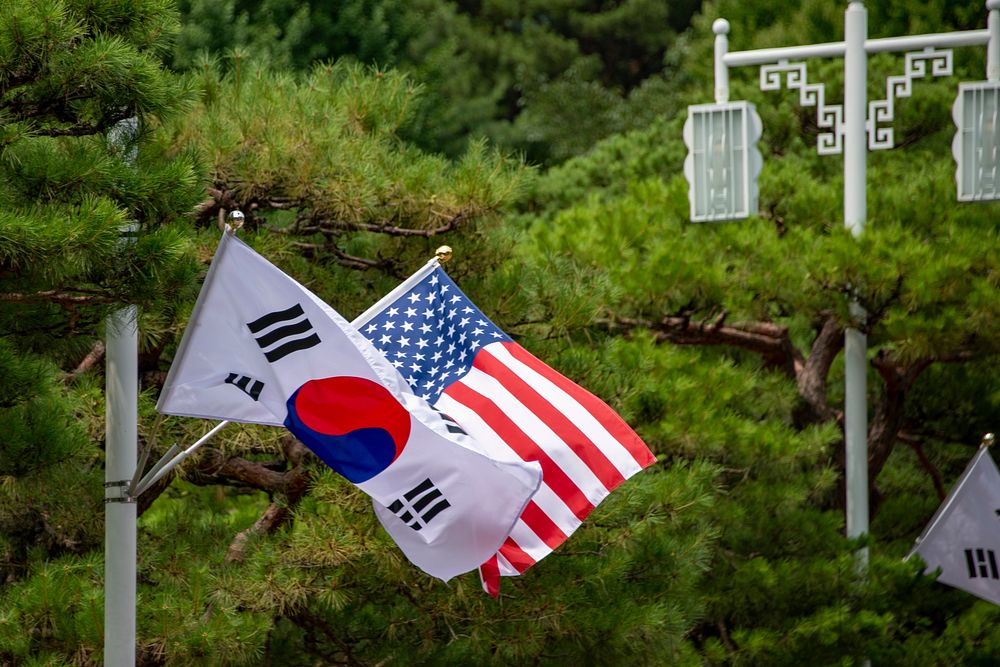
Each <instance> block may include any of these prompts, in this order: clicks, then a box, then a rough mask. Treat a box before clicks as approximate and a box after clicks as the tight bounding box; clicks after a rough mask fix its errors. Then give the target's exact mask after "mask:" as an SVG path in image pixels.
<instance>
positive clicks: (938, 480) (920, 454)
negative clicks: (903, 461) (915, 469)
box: [896, 431, 947, 502]
mask: <svg viewBox="0 0 1000 667" xmlns="http://www.w3.org/2000/svg"><path fill="white" fill-rule="evenodd" d="M896 437H898V438H899V439H900V440H901V441H902V442H903V443H905V444H906V445H907V446H909V448H910V449H912V450H913V453H914V454H916V455H917V460H918V461H920V466H921V467H922V468H923V469H924V470H926V471H927V474H928V475H930V477H931V481H932V482H933V483H934V491H935V493H937V496H938V500H940V501H942V502H943V501H944V499H945V496H946V495H947V493H946V492H945V488H944V479H943V478H942V477H941V473H940V472H939V471H938V469H937V468H936V467H935V466H934V463H932V462H931V460H930V459H929V458H927V453H926V452H925V451H924V447H923V444H922V443H921V441H920V440H919V439H918V438H916V437H915V436H912V435H909V434H908V433H905V432H904V431H900V432H899V433H898V434H897V435H896Z"/></svg>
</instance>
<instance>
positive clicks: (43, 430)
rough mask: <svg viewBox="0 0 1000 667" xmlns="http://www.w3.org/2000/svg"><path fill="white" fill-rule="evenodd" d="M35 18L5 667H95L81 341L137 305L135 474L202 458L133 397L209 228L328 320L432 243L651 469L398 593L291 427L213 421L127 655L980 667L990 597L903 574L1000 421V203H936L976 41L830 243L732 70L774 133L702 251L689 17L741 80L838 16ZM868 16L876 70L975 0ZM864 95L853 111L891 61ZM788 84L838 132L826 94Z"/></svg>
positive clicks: (904, 116) (5, 230) (21, 169)
mask: <svg viewBox="0 0 1000 667" xmlns="http://www.w3.org/2000/svg"><path fill="white" fill-rule="evenodd" d="M36 4H37V3H32V2H13V3H9V6H7V7H5V8H3V9H2V10H0V127H2V137H3V139H2V141H3V143H2V149H0V197H2V201H3V206H2V207H0V424H2V425H3V426H4V427H5V428H4V434H5V436H6V437H5V438H4V440H3V441H2V443H0V665H4V666H5V667H6V665H8V664H10V665H14V664H17V665H20V664H38V665H50V664H52V665H57V664H78V665H86V664H98V663H99V661H100V654H101V653H100V652H101V646H100V643H101V641H102V627H101V626H102V623H103V612H102V609H101V598H102V590H101V586H102V581H101V572H102V567H103V565H102V560H101V546H102V545H101V537H100V536H101V531H102V529H103V526H102V511H101V509H102V505H101V502H100V498H101V497H102V493H101V491H102V489H101V477H102V474H101V470H100V467H101V465H102V461H103V454H102V451H101V448H102V446H103V419H104V418H103V406H104V400H103V393H102V392H103V368H102V362H101V355H102V351H101V347H100V341H101V339H102V336H103V331H102V326H103V318H104V315H105V314H106V313H107V312H108V311H109V310H110V309H112V308H115V307H117V306H120V305H121V304H124V303H136V304H138V305H139V306H140V309H141V310H140V312H141V320H140V327H141V336H142V338H141V359H140V367H141V368H140V369H141V373H142V382H143V385H142V386H143V394H142V397H141V404H140V436H141V440H142V443H141V444H143V445H147V444H148V445H150V446H151V447H152V448H153V451H154V456H155V455H157V454H159V453H161V452H162V451H164V450H165V449H166V448H167V446H169V444H170V443H172V442H174V441H178V442H181V443H182V444H183V443H190V442H191V441H193V440H194V439H195V438H196V437H198V436H199V435H201V434H202V433H203V432H204V431H206V430H207V429H208V428H209V427H210V425H209V424H207V423H202V422H198V421H196V420H184V419H174V418H169V419H163V420H158V419H157V418H156V416H155V413H154V410H153V407H152V406H153V404H154V402H155V399H156V395H157V393H158V391H159V388H160V385H161V384H162V381H163V378H164V375H165V372H166V369H167V368H168V367H169V363H170V361H171V358H172V355H173V352H174V350H175V348H176V345H177V342H178V340H179V337H180V334H181V332H182V331H183V328H184V326H185V324H186V320H187V316H188V314H189V313H190V308H191V306H192V303H193V297H194V294H195V293H196V290H197V288H198V285H199V278H200V276H201V275H203V273H204V270H205V269H206V267H207V262H208V260H209V259H210V258H211V254H212V252H213V250H214V246H215V243H216V242H217V239H218V234H219V230H218V224H219V221H220V220H222V219H224V218H225V216H226V214H227V213H228V212H229V211H231V210H234V209H240V210H242V211H243V212H244V213H245V214H246V216H247V219H248V223H247V226H246V228H245V229H244V230H243V231H242V232H241V235H242V237H243V238H244V239H245V240H246V241H247V242H248V243H250V244H251V245H253V246H255V247H256V248H257V249H258V250H259V251H260V252H262V253H263V254H264V255H265V256H267V257H268V258H269V259H270V260H272V261H274V262H275V263H277V264H278V265H279V266H281V267H282V268H284V269H285V270H286V271H288V272H289V273H291V274H292V275H293V276H295V277H296V278H297V279H298V280H300V281H301V282H302V283H303V284H305V285H307V286H308V287H309V288H310V289H312V290H313V291H315V292H316V293H317V294H319V295H320V296H321V297H323V298H324V299H326V300H327V301H328V302H329V303H330V304H331V305H333V306H334V307H335V308H336V309H337V310H338V311H340V312H341V313H343V314H344V315H345V316H346V317H348V318H351V317H354V316H355V315H357V314H358V313H360V312H361V311H363V310H364V309H365V308H366V307H367V306H368V305H370V304H371V303H372V302H374V301H375V300H376V299H377V298H379V297H380V296H382V295H383V294H384V293H385V292H387V291H388V290H390V289H391V288H392V287H394V286H395V285H396V284H397V283H398V282H399V281H400V280H401V279H402V278H404V277H405V276H406V275H408V274H409V273H410V272H412V271H413V270H415V269H416V268H417V267H418V266H419V265H420V264H421V263H423V262H424V261H426V259H427V258H428V257H430V256H431V254H432V253H433V251H434V249H435V248H436V247H437V246H438V245H441V244H442V243H448V244H450V245H452V246H453V247H454V248H455V250H456V257H455V259H454V260H453V261H452V263H450V264H449V265H448V267H447V268H448V271H449V273H451V275H453V276H454V277H455V279H456V280H457V281H458V282H459V284H460V285H461V286H462V287H463V289H464V290H465V291H466V292H467V293H469V295H470V296H471V297H472V298H473V299H474V300H475V301H476V302H477V304H478V305H479V306H480V307H481V308H482V309H483V310H484V311H485V312H487V313H488V314H489V315H490V316H491V317H492V318H493V319H494V320H495V321H496V322H497V323H498V324H500V326H502V327H503V328H504V329H505V330H507V331H508V332H510V333H511V334H512V335H514V336H515V337H517V338H518V340H519V341H520V342H521V343H522V344H523V345H525V346H526V347H528V348H529V349H530V350H532V351H533V352H535V353H536V354H538V355H539V356H540V357H541V358H543V359H544V360H546V361H547V362H548V363H550V364H551V365H552V366H554V367H555V368H557V369H559V370H560V371H561V372H563V373H564V374H566V375H567V376H568V377H570V378H572V379H574V380H576V381H578V382H579V383H580V384H582V385H584V386H586V387H588V388H589V389H591V390H592V391H594V392H595V393H597V394H598V395H600V396H601V397H603V398H604V399H605V400H607V401H608V402H609V403H610V404H611V405H612V406H613V407H615V409H616V410H618V411H619V412H620V413H621V414H622V415H623V417H625V419H626V420H627V421H628V422H629V423H630V424H631V425H633V426H634V427H635V428H636V429H637V430H638V431H639V433H640V434H641V435H642V436H643V437H644V439H645V440H646V442H647V443H648V444H649V445H650V447H651V448H652V449H653V451H654V452H655V453H656V454H657V456H658V463H657V464H656V465H655V466H654V467H653V468H651V469H649V470H647V471H645V472H643V473H642V474H640V475H637V476H636V477H635V478H634V479H632V480H630V481H629V482H628V484H626V485H624V486H623V487H622V488H621V489H620V490H618V491H616V492H615V493H614V494H612V496H611V498H609V499H608V500H607V501H605V503H603V504H602V505H601V506H600V508H598V510H597V511H596V512H595V513H594V515H593V516H592V517H591V518H590V519H588V521H587V522H586V523H585V524H584V526H583V527H582V528H581V529H580V530H579V531H578V532H577V533H576V534H575V535H574V536H573V537H572V538H571V539H570V540H569V541H568V542H567V543H566V544H565V545H563V546H562V547H561V548H560V549H559V550H557V551H556V552H555V553H554V554H553V555H552V556H550V557H549V558H547V559H545V560H544V561H543V562H542V563H540V564H539V565H538V566H536V567H535V568H533V569H532V570H531V571H530V572H529V573H528V574H527V575H525V576H523V577H520V578H518V579H517V580H505V581H504V589H503V594H502V597H501V599H500V600H499V601H493V600H492V599H490V598H488V597H486V596H485V595H484V594H482V593H481V591H480V588H479V582H478V580H477V578H476V575H475V574H469V575H465V576H463V577H460V578H458V579H456V580H454V581H453V582H450V583H449V584H447V585H445V584H442V583H441V582H438V581H436V580H433V579H430V578H429V577H427V576H425V575H423V574H422V573H420V572H419V571H417V570H416V569H415V568H413V567H412V566H410V565H409V564H408V562H406V561H405V559H404V558H403V557H402V556H401V554H400V553H399V551H398V549H396V547H395V546H394V545H393V544H392V542H391V541H390V540H389V539H388V537H387V536H386V535H385V534H384V532H383V531H382V530H381V529H380V528H379V526H378V524H377V522H376V521H375V520H374V518H373V515H372V512H371V509H370V506H369V503H368V501H367V498H366V497H365V496H364V495H363V494H361V493H360V492H359V491H357V489H355V488H354V487H353V486H351V485H350V484H348V483H346V482H344V481H343V480H341V479H340V478H338V477H337V476H335V475H334V474H332V473H331V472H329V471H327V470H324V469H322V467H321V466H319V465H318V464H317V462H316V461H315V459H314V458H313V457H312V456H311V455H310V454H308V453H307V452H305V451H304V450H303V448H302V447H301V445H298V444H297V443H296V442H295V441H293V440H292V439H290V438H288V437H285V436H284V435H283V433H282V432H280V431H279V430H277V429H265V428H257V427H247V426H240V425H232V426H229V427H227V429H226V430H224V431H223V432H222V434H221V435H220V436H219V437H218V438H217V439H216V440H215V441H213V442H212V443H210V445H209V446H207V447H206V448H205V450H204V451H203V453H202V454H201V455H200V456H198V457H194V458H193V460H191V461H189V462H188V463H186V464H185V465H184V466H183V467H182V469H181V470H180V471H178V473H177V475H175V476H172V477H168V478H166V479H165V480H164V482H163V483H162V484H160V485H158V486H157V487H156V488H155V489H154V490H153V491H152V492H151V493H150V494H149V495H148V496H146V497H144V498H143V499H142V500H141V504H140V510H141V511H142V517H141V519H140V601H139V613H140V618H139V637H138V643H139V652H140V654H139V662H140V664H146V665H159V664H164V665H166V664H169V665H175V664H177V665H181V664H227V665H228V664H232V665H237V664H245V665H259V664H265V665H266V664H271V665H314V664H340V663H343V664H355V665H360V664H379V663H384V662H388V661H395V662H399V663H402V664H524V663H537V664H574V665H577V664H623V663H624V664H713V665H714V664H718V665H730V664H731V665H782V664H788V665H792V664H796V665H799V664H813V665H820V664H822V665H826V664H838V665H840V664H860V663H861V662H862V660H863V659H864V658H866V657H867V658H870V659H871V661H872V663H873V664H906V665H954V664H990V662H991V661H992V660H993V659H994V656H995V655H997V654H1000V633H998V632H997V631H996V630H995V628H996V627H997V622H996V621H997V620H998V612H997V609H996V607H995V606H993V605H989V604H987V603H985V602H981V601H977V600H976V599H975V598H973V597H972V596H970V595H968V594H965V593H963V592H960V591H956V590H953V589H950V588H947V587H945V586H942V585H939V584H936V583H934V581H933V578H932V577H924V576H922V575H921V570H922V566H921V564H920V563H918V562H916V561H908V562H905V563H904V562H903V561H902V558H903V557H904V556H905V555H906V553H907V552H908V550H909V548H910V546H911V545H912V542H913V539H914V538H915V537H916V536H917V535H918V534H919V532H920V530H921V529H922V527H923V525H924V524H925V523H926V521H927V520H928V519H929V518H930V516H931V514H932V513H933V512H934V510H935V509H936V507H937V505H938V503H939V502H940V499H941V497H942V494H943V492H944V491H945V490H946V489H947V488H948V487H949V486H950V484H951V483H952V482H953V481H954V480H955V479H956V478H957V476H958V474H959V473H960V472H961V470H962V468H963V467H964V465H965V463H966V462H967V461H968V459H969V458H970V457H971V456H972V454H973V453H974V451H975V446H976V445H977V444H978V441H979V438H980V436H981V435H982V433H983V432H985V431H988V430H993V429H995V428H996V425H995V421H994V420H995V417H994V415H996V414H997V407H998V403H1000V391H998V383H997V380H996V372H995V371H996V367H997V358H998V357H997V352H998V346H1000V336H998V334H997V324H998V322H997V319H998V315H1000V299H998V296H997V294H998V292H997V287H998V282H1000V266H998V261H1000V260H998V259H997V257H996V256H995V252H993V250H994V248H996V246H997V234H998V231H997V225H996V222H995V220H996V214H997V205H996V204H962V205H959V204H958V203H957V202H956V201H955V196H954V180H953V178H954V163H953V161H952V158H951V153H950V143H951V139H952V136H953V134H954V127H953V125H952V121H951V116H950V114H951V103H952V100H953V99H954V96H955V94H956V89H957V82H958V81H959V80H979V79H982V78H984V72H983V60H984V54H983V51H982V49H978V48H972V49H957V50H956V51H955V70H956V73H955V76H953V77H948V78H944V79H941V80H933V81H931V80H919V81H917V82H915V85H914V92H913V96H912V97H911V98H907V99H904V100H900V101H899V103H898V104H897V105H896V111H897V114H896V121H895V122H894V128H895V134H896V144H897V146H898V148H897V149H896V150H892V151H882V152H877V153H872V154H870V157H869V183H870V187H869V206H868V209H869V224H868V227H867V228H866V230H865V233H864V234H863V236H862V237H861V238H860V239H855V238H853V237H851V236H850V235H849V234H848V233H847V232H845V231H844V230H843V229H842V226H843V223H842V202H841V196H842V195H841V192H842V187H843V186H842V163H841V160H840V159H839V158H837V157H826V158H824V157H820V156H817V155H816V150H815V141H816V134H817V132H818V128H817V125H816V121H815V114H814V110H812V109H807V108H806V109H804V108H802V107H800V106H799V104H798V99H797V94H795V93H789V92H788V91H783V92H780V93H762V92H760V91H759V90H758V87H757V80H756V72H755V71H750V70H747V71H743V70H734V71H733V73H732V88H733V92H732V95H731V97H732V99H749V100H751V101H754V102H755V103H756V105H757V108H758V111H759V112H760V113H761V116H762V117H763V124H764V136H763V139H762V142H761V145H760V148H761V151H762V153H764V164H765V167H764V171H763V173H762V175H761V188H760V190H761V196H760V215H757V216H754V217H752V218H751V219H750V220H748V221H745V222H738V223H727V224H722V225H694V224H691V223H690V222H688V203H687V188H688V186H687V183H686V181H685V180H684V178H683V175H682V173H681V165H682V162H683V159H684V156H685V152H686V149H685V147H684V145H683V142H682V139H681V127H682V125H683V122H684V118H685V114H686V110H685V107H686V106H687V105H688V104H693V103H702V102H706V101H710V100H711V96H712V79H711V76H712V60H711V54H712V37H713V36H712V31H711V29H710V26H711V22H712V21H713V20H714V19H715V18H718V17H720V16H722V17H725V18H727V19H728V20H729V21H730V22H731V24H732V26H733V27H732V31H731V33H730V45H731V49H732V50H741V49H750V48H761V47H771V46H784V45H790V44H799V43H811V42H828V41H836V40H839V39H842V36H843V34H842V31H843V28H842V25H843V10H844V6H842V5H839V4H836V3H833V4H831V3H824V2H819V1H818V0H801V1H799V2H791V3H790V2H787V1H782V2H777V1H765V2H756V3H741V2H737V1H736V0H716V1H714V2H694V1H691V2H675V3H661V2H652V1H651V0H622V1H620V2H611V3H606V2H602V3H597V2H588V1H586V0H561V1H559V2H548V3H536V2H521V3H513V2H504V1H502V0H496V1H492V2H490V1H482V2H446V1H444V0H415V1H413V2H400V1H398V0H382V1H379V2H337V3H332V2H322V1H318V0H317V1H315V2H293V1H292V0H263V1H249V0H248V1H237V0H227V1H226V2H218V3H216V2H204V1H202V0H182V1H181V2H179V3H178V5H177V7H176V9H175V8H174V7H173V6H171V5H169V4H168V3H163V2H155V1H152V0H150V1H148V2H146V1H138V0H130V1H128V2H126V1H125V0H104V1H102V2H99V3H93V2H90V3H85V2H74V1H64V2H59V3H53V4H52V5H51V6H50V7H48V6H47V7H46V8H42V7H37V6H36ZM869 5H870V6H869V7H868V11H869V26H870V28H869V30H870V33H871V36H873V37H882V36H892V35H902V34H909V33H920V32H945V31H951V30H965V29H978V28H981V27H984V26H985V9H984V7H983V4H982V2H980V1H979V0H970V1H968V2H945V1H943V0H934V1H932V2H921V3H917V2H914V1H912V0H906V1H903V0H894V1H893V2H885V3H869ZM870 65H871V67H870V76H869V80H870V91H869V95H870V97H871V99H879V98H881V97H884V93H885V90H884V81H885V77H886V76H889V75H894V74H898V73H899V72H900V71H901V67H902V65H901V60H900V59H898V58H896V57H893V56H887V55H886V56H877V57H873V58H872V59H871V63H870ZM809 68H810V69H809V73H810V80H811V81H812V80H815V81H822V82H824V83H826V85H827V95H828V99H829V100H830V101H832V102H839V101H840V92H839V91H840V89H841V83H842V66H841V64H840V62H839V61H830V62H822V61H814V62H811V63H810V65H809ZM131 117H137V118H138V119H139V122H138V128H139V132H138V134H137V136H136V137H135V140H134V144H129V145H126V146H122V145H121V144H120V143H116V142H114V141H109V140H108V133H109V131H110V130H111V128H113V127H114V126H115V125H116V123H119V122H120V121H121V120H123V119H127V118H131ZM131 149H135V150H134V151H132V150H131ZM133 220H134V221H138V223H139V225H140V228H139V235H138V243H137V244H136V245H135V246H134V247H128V246H123V245H122V244H120V243H118V238H119V231H118V230H119V228H120V227H121V226H122V225H123V224H125V223H127V222H129V221H133ZM848 290H851V291H852V292H853V293H856V294H857V295H858V297H859V298H860V300H861V301H862V303H864V305H865V306H866V308H867V310H868V312H869V313H870V314H871V318H870V321H869V323H868V330H867V332H866V333H867V334H868V339H869V345H870V353H871V354H870V362H871V364H870V369H869V373H870V376H869V390H870V391H869V394H870V401H871V403H870V408H869V414H870V415H871V424H872V434H871V445H872V453H873V456H872V459H871V460H870V469H871V471H872V494H873V495H872V498H873V508H874V517H873V523H872V536H871V540H872V547H871V549H872V551H871V553H872V565H871V570H870V573H869V577H868V579H867V583H865V584H861V583H859V581H858V578H857V573H856V571H855V561H854V557H853V552H854V549H856V548H857V546H858V545H857V544H852V543H850V542H848V541H847V540H846V539H845V538H844V537H843V514H842V511H841V509H840V506H841V503H842V500H841V498H842V490H841V487H842V482H841V479H842V461H841V452H842V448H843V436H842V433H841V420H842V413H841V410H842V405H843V390H842V384H843V374H842V362H841V357H840V340H841V335H840V334H841V331H842V328H843V327H844V325H845V324H846V323H847V322H848V319H847V312H846V304H847V300H846V297H845V294H846V293H847V292H848Z"/></svg>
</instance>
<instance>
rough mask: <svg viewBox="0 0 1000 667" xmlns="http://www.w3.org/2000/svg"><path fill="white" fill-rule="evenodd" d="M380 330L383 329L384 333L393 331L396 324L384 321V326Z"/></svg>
mask: <svg viewBox="0 0 1000 667" xmlns="http://www.w3.org/2000/svg"><path fill="white" fill-rule="evenodd" d="M382 328H383V329H385V330H386V331H389V330H391V329H395V328H396V323H395V322H393V321H392V320H386V321H385V324H383V325H382Z"/></svg>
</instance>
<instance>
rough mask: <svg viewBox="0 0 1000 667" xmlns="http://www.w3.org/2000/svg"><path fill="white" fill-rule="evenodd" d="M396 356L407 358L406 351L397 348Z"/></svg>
mask: <svg viewBox="0 0 1000 667" xmlns="http://www.w3.org/2000/svg"><path fill="white" fill-rule="evenodd" d="M396 356H397V357H399V358H400V359H406V352H403V351H402V350H396Z"/></svg>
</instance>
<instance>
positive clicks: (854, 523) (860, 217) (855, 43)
mask: <svg viewBox="0 0 1000 667" xmlns="http://www.w3.org/2000/svg"><path fill="white" fill-rule="evenodd" d="M867 38H868V11H867V10H866V9H865V6H864V4H863V3H862V2H861V1H860V0H851V2H850V4H849V5H848V7H847V12H846V14H845V16H844V41H845V49H846V50H845V54H844V120H845V123H844V225H845V226H846V227H847V228H848V229H850V230H851V233H852V234H854V236H856V237H857V236H860V234H861V232H862V231H863V230H864V227H865V219H866V217H867V206H868V201H867V192H866V189H865V188H866V181H867V174H866V170H867V159H868V131H867V122H866V113H867V107H868V101H867V93H868V91H867V86H868V55H867V53H866V52H865V40H866V39H867ZM851 314H852V315H853V317H854V318H855V320H856V321H857V322H858V323H859V324H860V323H863V321H864V316H865V314H864V310H863V309H862V308H861V306H860V305H858V304H857V303H856V302H854V303H852V304H851ZM867 370H868V361H867V339H866V336H865V334H864V333H862V332H861V331H859V330H858V329H855V328H848V329H847V330H846V331H845V332H844V375H845V378H844V383H845V401H844V446H845V457H846V465H845V476H846V487H847V536H848V537H852V538H853V537H859V536H861V535H864V534H866V533H867V532H868V400H867V397H868V390H867ZM858 559H859V566H860V567H861V568H862V569H864V568H866V567H867V563H868V550H867V549H862V550H861V551H860V552H859V554H858Z"/></svg>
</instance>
